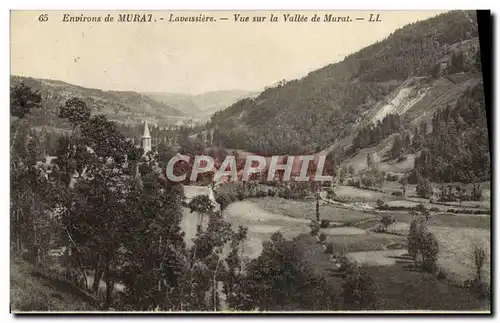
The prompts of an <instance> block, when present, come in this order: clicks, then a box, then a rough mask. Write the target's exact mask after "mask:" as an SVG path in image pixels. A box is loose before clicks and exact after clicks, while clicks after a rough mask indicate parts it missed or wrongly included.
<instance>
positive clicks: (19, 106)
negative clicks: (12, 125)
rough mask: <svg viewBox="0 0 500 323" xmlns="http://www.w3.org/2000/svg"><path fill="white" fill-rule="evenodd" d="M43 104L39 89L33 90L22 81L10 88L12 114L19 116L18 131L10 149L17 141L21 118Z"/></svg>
mask: <svg viewBox="0 0 500 323" xmlns="http://www.w3.org/2000/svg"><path fill="white" fill-rule="evenodd" d="M41 106H42V96H41V95H40V93H39V92H38V91H33V90H32V89H31V87H29V86H27V85H25V84H24V83H21V84H19V85H16V86H11V88H10V115H11V116H13V117H17V118H19V120H18V123H17V126H16V131H15V132H14V136H13V137H12V143H11V145H10V149H11V150H12V147H13V145H14V142H15V141H16V137H17V133H18V131H19V126H20V124H21V120H24V118H25V117H26V116H27V115H28V114H30V113H31V111H32V110H33V109H39V108H40V107H41Z"/></svg>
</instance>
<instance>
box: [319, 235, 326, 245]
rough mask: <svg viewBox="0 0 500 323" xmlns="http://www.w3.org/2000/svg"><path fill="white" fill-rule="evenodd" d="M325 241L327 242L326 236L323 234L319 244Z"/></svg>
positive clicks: (320, 236)
mask: <svg viewBox="0 0 500 323" xmlns="http://www.w3.org/2000/svg"><path fill="white" fill-rule="evenodd" d="M325 241H326V234H324V233H321V234H320V235H319V242H322V243H323V242H325Z"/></svg>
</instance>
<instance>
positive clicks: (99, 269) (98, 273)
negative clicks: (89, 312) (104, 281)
mask: <svg viewBox="0 0 500 323" xmlns="http://www.w3.org/2000/svg"><path fill="white" fill-rule="evenodd" d="M101 278H102V264H101V255H99V258H98V260H97V264H96V267H95V274H94V283H93V284H92V291H93V292H94V293H96V294H97V292H98V291H99V283H100V282H101Z"/></svg>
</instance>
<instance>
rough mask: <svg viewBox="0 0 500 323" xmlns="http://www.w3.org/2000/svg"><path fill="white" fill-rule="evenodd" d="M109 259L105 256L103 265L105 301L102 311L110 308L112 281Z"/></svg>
mask: <svg viewBox="0 0 500 323" xmlns="http://www.w3.org/2000/svg"><path fill="white" fill-rule="evenodd" d="M109 267H110V259H109V255H108V254H106V259H105V264H104V279H105V280H106V300H105V302H104V309H105V310H108V309H109V308H110V306H111V301H112V300H111V296H112V295H111V293H112V292H113V281H112V279H111V275H110V268H109Z"/></svg>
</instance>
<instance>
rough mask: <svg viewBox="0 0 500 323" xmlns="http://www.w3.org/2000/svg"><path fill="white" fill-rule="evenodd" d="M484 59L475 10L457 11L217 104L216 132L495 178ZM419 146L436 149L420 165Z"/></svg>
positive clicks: (230, 142)
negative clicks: (223, 104) (233, 100)
mask: <svg viewBox="0 0 500 323" xmlns="http://www.w3.org/2000/svg"><path fill="white" fill-rule="evenodd" d="M480 61H481V60H480V52H479V40H478V37H477V27H476V22H475V14H474V13H470V12H466V11H451V12H448V13H445V14H441V15H439V16H436V17H433V18H430V19H427V20H425V21H420V22H416V23H412V24H409V25H407V26H405V27H403V28H401V29H399V30H396V31H395V32H394V33H392V34H391V35H390V36H388V37H387V38H386V39H384V40H382V41H380V42H377V43H375V44H373V45H370V46H368V47H366V48H364V49H362V50H360V51H359V52H357V53H354V54H351V55H349V56H348V57H346V58H345V59H344V60H343V61H341V62H339V63H335V64H331V65H328V66H325V67H324V68H321V69H319V70H316V71H313V72H311V73H309V74H308V75H307V76H305V77H304V78H302V79H299V80H291V81H288V82H287V81H283V82H281V83H279V84H278V85H277V86H276V87H272V88H267V89H266V90H265V91H264V92H262V93H261V94H260V95H259V96H257V97H255V98H246V99H243V100H240V101H238V102H236V103H235V104H233V105H232V106H230V107H229V108H228V109H226V110H224V111H221V112H218V113H215V114H214V115H213V117H212V119H211V125H210V126H211V127H213V128H214V129H215V130H214V135H213V137H214V138H213V139H214V142H219V143H221V144H222V145H224V146H226V147H231V148H238V149H243V150H247V151H250V152H255V153H260V154H263V155H275V154H304V153H307V154H310V153H315V152H318V151H323V152H325V153H331V154H333V155H334V156H335V157H336V158H335V160H336V161H337V162H338V163H339V164H342V165H344V166H346V167H348V166H353V168H354V169H356V170H357V171H361V170H363V169H366V168H367V163H366V156H367V154H368V153H370V154H372V153H376V154H378V155H379V156H380V158H381V162H382V164H383V165H382V166H383V167H382V169H384V170H385V171H392V172H401V173H404V172H407V171H409V170H411V169H413V167H414V165H415V163H416V164H418V165H419V166H418V170H419V171H423V172H424V173H425V174H426V175H428V176H430V177H432V178H433V179H434V180H437V181H445V182H449V181H466V182H468V181H474V180H480V181H485V180H489V176H490V174H489V173H490V172H489V166H487V165H489V160H490V159H489V158H490V157H489V148H488V137H487V131H486V129H487V126H486V115H485V106H484V90H483V86H482V76H481V65H480ZM443 111H446V112H443ZM469 121H470V122H469ZM458 125H460V126H458ZM437 128H440V129H443V131H441V132H445V133H446V136H440V137H439V138H438V136H437V134H438V132H437V131H436V130H439V129H437ZM457 129H459V132H458V133H461V137H460V140H456V137H455V139H452V138H454V137H453V134H454V133H455V134H456V133H457ZM419 130H420V133H419ZM441 132H439V133H441ZM432 133H433V134H434V135H432ZM425 137H429V138H433V139H432V140H429V139H424V138H425ZM447 138H448V139H447ZM470 138H474V140H471V139H470ZM441 140H446V141H444V142H441V143H440V144H437V143H438V142H439V141H441ZM473 141H474V142H476V143H479V146H478V147H475V146H474V144H473ZM452 143H453V144H452ZM438 147H439V148H438ZM452 147H453V148H452ZM421 150H423V151H426V154H424V156H429V155H430V156H433V158H431V159H432V161H431V162H429V160H430V159H428V158H427V157H425V158H427V159H426V161H425V162H424V164H425V165H423V166H422V162H420V163H419V158H418V157H415V154H417V153H418V154H419V153H420V151H421ZM445 164H452V165H453V167H452V168H453V169H451V168H450V169H448V170H446V171H443V170H442V169H443V167H444V166H443V165H445ZM426 177H427V176H426Z"/></svg>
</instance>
